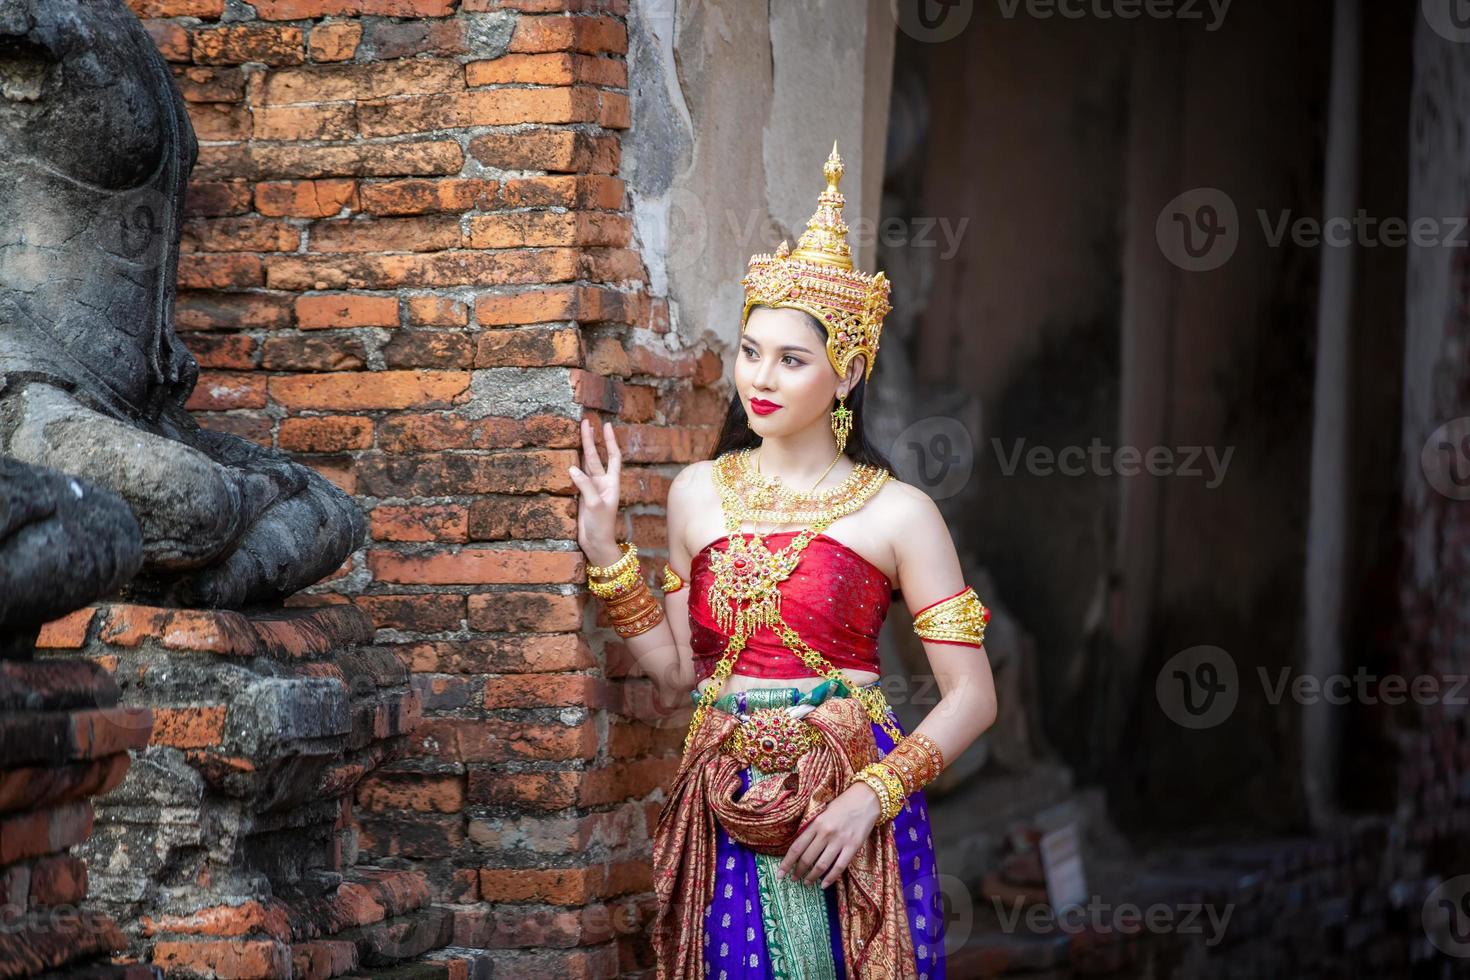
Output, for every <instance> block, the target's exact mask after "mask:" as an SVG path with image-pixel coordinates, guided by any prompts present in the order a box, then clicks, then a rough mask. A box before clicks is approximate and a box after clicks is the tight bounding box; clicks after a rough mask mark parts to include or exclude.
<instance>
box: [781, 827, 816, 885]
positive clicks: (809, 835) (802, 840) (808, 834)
mask: <svg viewBox="0 0 1470 980" xmlns="http://www.w3.org/2000/svg"><path fill="white" fill-rule="evenodd" d="M816 835H817V832H816V830H815V829H814V828H813V826H812V825H811V824H807V827H806V829H805V830H803V831H802V832H801V833H799V834H797V835H796V840H794V841H792V842H791V846H790V847H788V848H787V849H786V856H785V857H784V858H782V859H781V866H780V867H779V868H777V869H776V877H777V878H784V877H786V876H787V875H791V876H793V877H795V876H796V874H797V873H798V872H797V870H796V867H797V862H798V861H800V860H801V856H802V853H803V852H805V851H806V849H807V847H808V845H810V844H811V842H812V841H813V839H815V837H816Z"/></svg>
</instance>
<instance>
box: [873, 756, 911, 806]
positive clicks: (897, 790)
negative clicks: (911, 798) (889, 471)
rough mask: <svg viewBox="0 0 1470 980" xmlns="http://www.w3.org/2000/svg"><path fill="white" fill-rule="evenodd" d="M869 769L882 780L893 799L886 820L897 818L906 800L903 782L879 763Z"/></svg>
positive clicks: (906, 795)
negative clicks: (891, 810)
mask: <svg viewBox="0 0 1470 980" xmlns="http://www.w3.org/2000/svg"><path fill="white" fill-rule="evenodd" d="M871 768H872V769H873V771H874V772H875V773H877V775H878V778H879V779H881V780H883V782H884V784H885V785H886V786H887V787H888V792H889V794H890V795H891V796H892V797H893V812H892V813H890V814H889V815H888V819H889V820H892V819H893V818H894V817H896V816H898V811H899V810H902V809H903V805H904V803H905V801H907V800H908V794H907V793H905V792H904V788H903V780H901V779H899V778H898V774H897V773H895V772H894V771H893V770H892V769H890V768H888V767H887V766H885V765H884V764H883V763H881V762H875V763H873V764H872V767H871Z"/></svg>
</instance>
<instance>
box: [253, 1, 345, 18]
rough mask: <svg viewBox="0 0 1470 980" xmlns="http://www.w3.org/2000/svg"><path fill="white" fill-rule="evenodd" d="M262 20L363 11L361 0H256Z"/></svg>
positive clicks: (329, 15)
mask: <svg viewBox="0 0 1470 980" xmlns="http://www.w3.org/2000/svg"><path fill="white" fill-rule="evenodd" d="M253 5H254V7H255V13H256V15H257V16H258V17H260V19H261V20H311V19H313V18H316V17H338V16H350V15H352V14H357V13H361V12H362V3H361V0H255V3H254V4H253Z"/></svg>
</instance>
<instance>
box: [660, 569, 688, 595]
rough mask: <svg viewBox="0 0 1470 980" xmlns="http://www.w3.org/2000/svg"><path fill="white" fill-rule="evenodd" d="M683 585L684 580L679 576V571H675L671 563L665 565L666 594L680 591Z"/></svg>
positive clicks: (664, 588) (664, 581)
mask: <svg viewBox="0 0 1470 980" xmlns="http://www.w3.org/2000/svg"><path fill="white" fill-rule="evenodd" d="M683 587H684V580H683V579H682V578H680V577H679V573H678V572H676V571H674V570H673V568H671V567H670V566H669V565H667V564H666V565H664V580H663V590H664V595H668V594H669V593H670V592H678V591H679V590H680V589H682V588H683Z"/></svg>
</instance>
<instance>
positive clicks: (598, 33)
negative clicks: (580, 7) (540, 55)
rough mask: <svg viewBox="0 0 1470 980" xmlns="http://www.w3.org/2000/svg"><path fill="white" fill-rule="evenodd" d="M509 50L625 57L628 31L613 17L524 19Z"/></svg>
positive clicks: (521, 18) (521, 19)
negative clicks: (603, 53)
mask: <svg viewBox="0 0 1470 980" xmlns="http://www.w3.org/2000/svg"><path fill="white" fill-rule="evenodd" d="M507 50H508V51H509V52H511V53H528V52H542V51H579V52H582V53H583V54H600V53H602V52H609V53H613V54H626V53H627V50H628V31H627V29H626V28H625V27H624V26H623V25H622V24H621V23H620V22H619V21H617V20H614V19H613V18H611V17H567V16H547V17H532V16H521V17H520V18H519V19H517V21H516V28H515V33H514V34H513V35H511V39H510V47H509V48H508V49H507Z"/></svg>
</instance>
